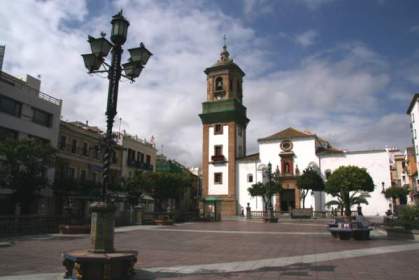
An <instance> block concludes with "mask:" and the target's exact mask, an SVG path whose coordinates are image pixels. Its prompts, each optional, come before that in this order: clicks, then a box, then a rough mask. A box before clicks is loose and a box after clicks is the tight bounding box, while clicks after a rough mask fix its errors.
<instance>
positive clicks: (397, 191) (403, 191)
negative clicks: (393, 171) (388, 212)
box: [384, 186, 409, 206]
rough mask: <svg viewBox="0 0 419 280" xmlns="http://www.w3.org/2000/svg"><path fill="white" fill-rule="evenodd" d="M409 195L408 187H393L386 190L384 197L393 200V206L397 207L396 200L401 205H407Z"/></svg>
mask: <svg viewBox="0 0 419 280" xmlns="http://www.w3.org/2000/svg"><path fill="white" fill-rule="evenodd" d="M408 194H409V189H408V186H404V187H399V186H391V187H390V188H388V189H386V190H385V192H384V196H385V197H386V198H391V199H392V201H393V205H394V206H395V205H396V204H395V202H396V199H397V198H398V199H399V200H400V204H406V202H407V199H406V196H407V195H408Z"/></svg>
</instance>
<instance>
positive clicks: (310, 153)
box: [259, 138, 319, 172]
mask: <svg viewBox="0 0 419 280" xmlns="http://www.w3.org/2000/svg"><path fill="white" fill-rule="evenodd" d="M291 141H292V144H293V149H292V151H293V152H294V154H295V156H294V170H295V168H296V166H298V169H299V170H300V172H302V171H303V170H304V169H305V168H306V167H307V166H308V165H309V164H310V163H312V162H314V163H315V164H317V165H318V164H319V158H318V157H317V155H316V148H315V140H314V138H302V139H291ZM280 143H281V141H280V140H278V141H274V142H269V143H261V144H260V145H259V152H260V161H261V162H262V163H264V164H268V163H269V162H270V163H271V164H272V171H273V172H274V171H275V170H276V167H277V166H279V169H280V170H281V166H280V162H281V158H280V156H279V154H280V153H281V148H280V147H279V145H280Z"/></svg>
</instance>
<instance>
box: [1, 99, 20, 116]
mask: <svg viewBox="0 0 419 280" xmlns="http://www.w3.org/2000/svg"><path fill="white" fill-rule="evenodd" d="M21 111H22V103H20V102H17V101H16V100H14V99H11V98H9V97H6V96H2V95H0V112H3V113H6V114H9V115H12V116H15V117H20V113H21Z"/></svg>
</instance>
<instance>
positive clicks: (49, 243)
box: [0, 220, 419, 280]
mask: <svg viewBox="0 0 419 280" xmlns="http://www.w3.org/2000/svg"><path fill="white" fill-rule="evenodd" d="M327 222H328V221H326V220H306V221H291V220H282V221H280V223H278V224H264V223H261V222H259V221H254V220H252V221H246V220H240V221H224V222H220V223H186V224H177V225H175V226H135V227H126V228H119V229H118V232H117V233H116V236H115V245H116V248H117V249H121V250H123V249H134V250H137V251H138V252H139V261H138V263H137V265H136V269H137V277H136V278H137V279H419V274H418V273H417V260H419V242H414V241H397V240H387V239H386V238H385V234H383V232H380V231H375V232H374V235H373V239H372V240H369V241H354V240H351V241H340V240H336V239H333V238H332V237H331V236H330V234H329V233H328V232H327V231H326V227H325V225H326V224H327ZM2 241H5V240H2ZM89 242H90V241H89V236H87V235H80V236H64V235H44V236H32V237H23V238H19V239H15V240H13V244H11V246H3V247H0V280H3V279H11V280H12V279H22V280H23V279H26V280H28V279H58V278H59V277H60V275H61V273H62V272H63V271H64V270H63V267H62V266H61V253H62V252H63V251H68V250H74V249H83V248H88V247H89Z"/></svg>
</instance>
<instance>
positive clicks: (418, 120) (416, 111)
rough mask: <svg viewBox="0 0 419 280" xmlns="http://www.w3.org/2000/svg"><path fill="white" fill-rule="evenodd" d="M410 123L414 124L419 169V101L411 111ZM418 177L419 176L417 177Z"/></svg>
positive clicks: (414, 139)
mask: <svg viewBox="0 0 419 280" xmlns="http://www.w3.org/2000/svg"><path fill="white" fill-rule="evenodd" d="M410 124H411V125H412V139H413V144H414V148H415V153H416V168H417V170H419V103H418V101H416V102H415V105H414V106H413V108H412V111H411V112H410ZM417 178H418V177H417Z"/></svg>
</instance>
